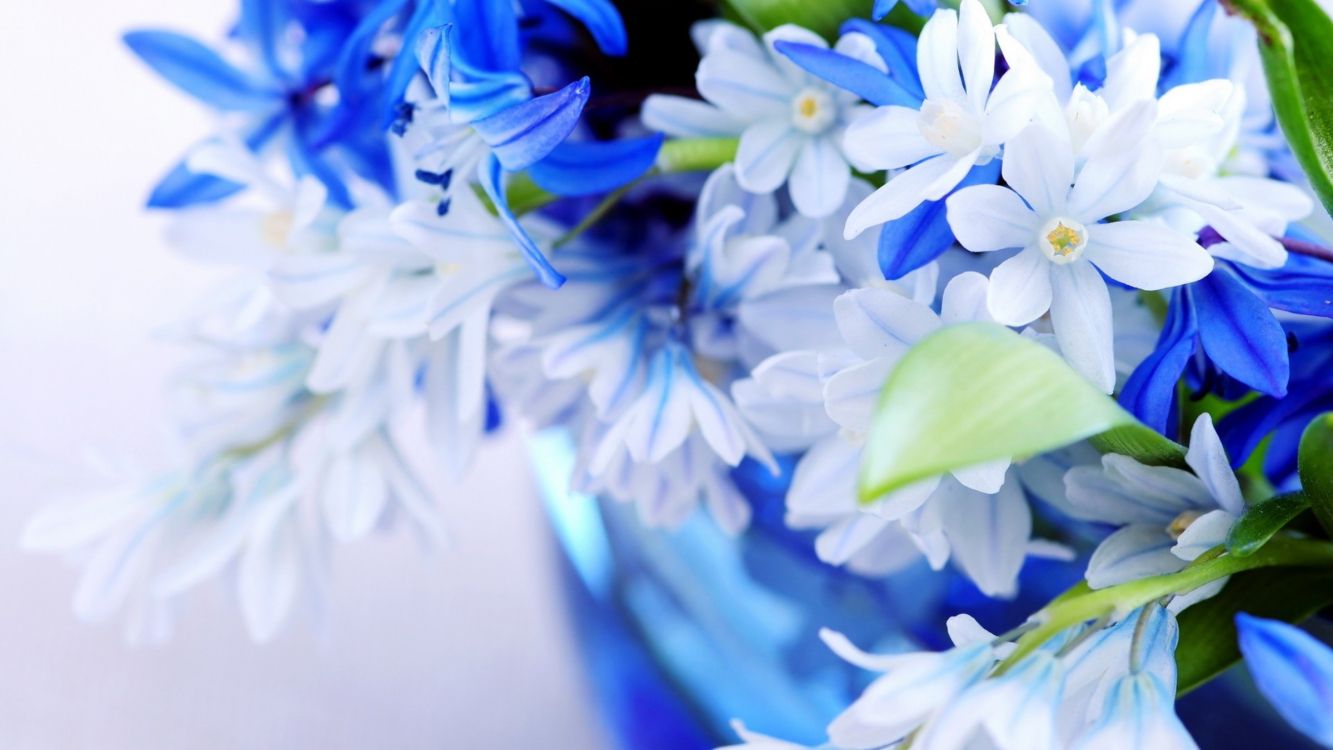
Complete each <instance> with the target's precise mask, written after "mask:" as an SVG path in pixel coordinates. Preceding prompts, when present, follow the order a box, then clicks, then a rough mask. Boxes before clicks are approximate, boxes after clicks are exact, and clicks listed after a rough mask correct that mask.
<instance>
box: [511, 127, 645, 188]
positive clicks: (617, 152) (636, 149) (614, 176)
mask: <svg viewBox="0 0 1333 750" xmlns="http://www.w3.org/2000/svg"><path fill="white" fill-rule="evenodd" d="M661 147H662V135H661V134H660V133H659V134H657V135H651V136H648V137H647V138H626V139H622V140H619V141H586V142H582V143H562V144H560V145H559V146H556V147H555V149H554V150H553V151H551V153H550V154H549V155H548V156H547V157H546V158H545V159H542V160H541V161H539V162H537V163H536V164H533V165H532V167H530V168H529V169H528V174H529V175H530V176H531V177H532V179H533V181H534V182H536V183H537V184H538V185H539V186H541V187H542V188H543V189H544V190H546V191H548V192H551V193H555V194H556V195H590V194H592V193H601V192H605V191H607V190H614V189H616V188H618V187H620V186H621V185H626V184H628V183H630V182H631V181H633V180H636V179H638V178H639V177H640V176H641V175H642V174H643V173H644V172H647V171H648V170H649V169H651V168H652V166H653V163H654V162H655V161H657V152H658V150H659V149H660V148H661Z"/></svg>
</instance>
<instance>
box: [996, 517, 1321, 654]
mask: <svg viewBox="0 0 1333 750" xmlns="http://www.w3.org/2000/svg"><path fill="white" fill-rule="evenodd" d="M1305 565H1333V544H1330V543H1328V542H1320V541H1314V540H1309V539H1292V538H1279V539H1274V540H1272V541H1271V542H1269V543H1268V544H1266V545H1264V546H1263V548H1261V549H1260V550H1259V551H1258V552H1255V553H1254V554H1253V555H1250V556H1248V557H1236V556H1234V555H1222V556H1220V557H1214V558H1212V559H1209V560H1205V561H1203V562H1201V563H1199V564H1196V565H1190V566H1188V567H1186V568H1185V569H1184V570H1181V571H1180V572H1178V573H1171V574H1169V575H1163V576H1156V577H1154V578H1145V579H1143V580H1140V581H1130V582H1129V583H1122V584H1120V585H1118V586H1111V587H1108V588H1104V589H1097V590H1095V591H1088V592H1087V593H1081V594H1077V595H1074V596H1070V597H1068V598H1065V599H1060V600H1057V601H1054V602H1052V603H1051V604H1048V605H1046V607H1045V608H1043V609H1042V610H1041V611H1040V612H1037V613H1036V614H1035V615H1033V616H1032V620H1033V621H1035V622H1037V623H1039V624H1038V625H1037V627H1036V628H1035V629H1034V630H1031V631H1029V632H1028V633H1027V634H1025V635H1024V636H1023V637H1022V638H1019V639H1018V648H1016V649H1014V652H1013V653H1012V654H1010V655H1009V657H1008V658H1006V659H1005V660H1004V661H1002V662H1000V665H999V667H998V668H997V669H996V673H997V674H1002V673H1003V672H1005V671H1006V670H1008V669H1009V668H1010V667H1012V666H1013V665H1014V664H1016V663H1018V661H1019V660H1020V659H1022V658H1023V657H1025V656H1027V655H1028V654H1030V653H1032V652H1033V651H1035V650H1036V649H1037V648H1039V647H1040V646H1041V645H1042V644H1043V643H1045V642H1046V641H1048V640H1050V638H1052V637H1053V636H1055V635H1056V634H1058V633H1061V632H1063V631H1064V630H1066V629H1068V628H1071V627H1074V626H1075V625H1078V624H1079V623H1084V622H1087V621H1089V620H1095V619H1097V618H1099V617H1103V616H1110V617H1123V616H1124V615H1126V614H1128V613H1129V612H1132V611H1134V610H1135V609H1138V608H1139V607H1141V606H1143V605H1145V604H1147V603H1148V602H1151V601H1153V600H1154V599H1160V598H1162V597H1166V596H1173V595H1176V594H1184V593H1188V592H1190V591H1193V590H1194V589H1197V588H1199V587H1200V586H1203V585H1205V584H1207V583H1211V582H1213V581H1216V580H1218V579H1221V578H1226V577H1227V576H1229V575H1232V574H1235V573H1239V572H1241V571H1245V570H1252V569H1254V568H1265V567H1273V566H1305Z"/></svg>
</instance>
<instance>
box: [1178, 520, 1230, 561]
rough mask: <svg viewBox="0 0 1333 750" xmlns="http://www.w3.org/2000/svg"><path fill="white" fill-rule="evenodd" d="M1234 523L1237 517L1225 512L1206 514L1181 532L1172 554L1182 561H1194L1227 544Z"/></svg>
mask: <svg viewBox="0 0 1333 750" xmlns="http://www.w3.org/2000/svg"><path fill="white" fill-rule="evenodd" d="M1234 523H1236V516H1233V515H1231V514H1230V513H1228V512H1226V511H1225V510H1214V511H1209V512H1208V513H1204V514H1203V515H1202V516H1199V517H1198V518H1196V519H1194V521H1193V522H1192V523H1191V524H1190V525H1189V527H1188V528H1186V529H1185V530H1184V531H1183V532H1181V534H1180V536H1179V537H1178V538H1177V539H1176V546H1174V547H1172V548H1171V554H1173V555H1175V556H1176V557H1179V558H1180V559H1181V560H1194V559H1195V558H1197V557H1198V556H1199V555H1202V554H1203V553H1205V552H1207V551H1209V550H1211V549H1212V548H1214V547H1217V546H1218V545H1221V544H1225V543H1226V541H1227V534H1228V533H1229V532H1230V531H1231V526H1232V525H1233V524H1234Z"/></svg>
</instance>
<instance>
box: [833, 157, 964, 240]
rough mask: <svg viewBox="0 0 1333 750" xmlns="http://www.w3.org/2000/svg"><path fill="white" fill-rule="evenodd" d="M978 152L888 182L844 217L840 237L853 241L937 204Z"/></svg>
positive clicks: (933, 161) (924, 165) (935, 161)
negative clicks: (927, 203)
mask: <svg viewBox="0 0 1333 750" xmlns="http://www.w3.org/2000/svg"><path fill="white" fill-rule="evenodd" d="M976 159H977V152H973V153H971V154H967V155H965V156H963V157H961V158H957V159H955V158H954V157H952V156H948V155H941V156H936V157H932V158H930V159H926V160H925V161H923V162H921V163H920V164H917V165H916V166H913V167H909V168H907V169H906V170H904V171H902V172H900V173H899V174H897V175H895V176H894V177H892V178H890V179H889V181H888V182H886V183H884V186H883V187H881V188H879V189H878V190H876V191H875V192H874V193H871V195H870V197H869V198H866V199H865V200H864V201H862V202H861V203H860V205H858V206H857V207H856V208H855V209H853V210H852V213H851V215H849V216H848V217H847V225H846V226H845V227H844V228H843V237H845V238H846V239H852V238H853V237H856V236H857V235H859V234H861V233H862V232H864V231H865V230H867V229H869V228H870V227H873V226H877V225H879V224H883V223H884V222H886V221H892V220H894V219H900V218H902V217H903V216H906V215H907V214H908V213H909V212H910V211H911V210H912V209H914V208H916V207H917V206H919V205H921V204H922V203H923V202H925V201H933V200H939V199H940V198H943V197H944V196H945V195H946V194H948V192H949V191H950V190H953V189H954V188H955V187H957V186H958V183H960V182H962V181H963V178H964V177H966V176H967V173H968V171H969V170H970V169H972V166H973V165H974V164H975V163H976Z"/></svg>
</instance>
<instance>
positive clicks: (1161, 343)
mask: <svg viewBox="0 0 1333 750" xmlns="http://www.w3.org/2000/svg"><path fill="white" fill-rule="evenodd" d="M1197 334H1198V325H1197V324H1196V323H1195V320H1194V305H1193V303H1192V302H1190V300H1189V296H1188V295H1187V294H1185V293H1184V292H1177V293H1176V294H1174V295H1172V297H1171V303H1170V306H1169V307H1168V308H1167V312H1166V325H1164V326H1163V327H1162V333H1161V335H1160V336H1159V337H1158V338H1157V347H1156V348H1155V349H1154V350H1153V352H1152V354H1149V355H1148V357H1147V358H1146V359H1144V360H1143V362H1141V363H1139V366H1138V367H1136V368H1135V369H1134V372H1133V374H1131V375H1130V376H1129V380H1128V381H1126V382H1125V387H1124V389H1123V390H1122V391H1121V392H1120V404H1121V405H1122V406H1124V407H1125V409H1127V410H1128V411H1129V412H1130V413H1131V414H1133V415H1134V416H1136V417H1138V418H1139V420H1140V421H1142V422H1143V423H1144V424H1146V425H1148V426H1149V427H1151V428H1153V429H1154V430H1157V431H1158V432H1160V433H1162V434H1163V435H1166V436H1167V437H1169V438H1174V437H1175V436H1176V433H1177V432H1178V430H1179V427H1180V418H1179V417H1178V416H1177V403H1176V402H1177V397H1176V385H1177V384H1178V383H1179V382H1180V376H1181V374H1182V373H1184V372H1185V367H1186V366H1187V365H1188V364H1189V361H1190V357H1192V356H1193V355H1194V347H1195V336H1196V335H1197Z"/></svg>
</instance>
